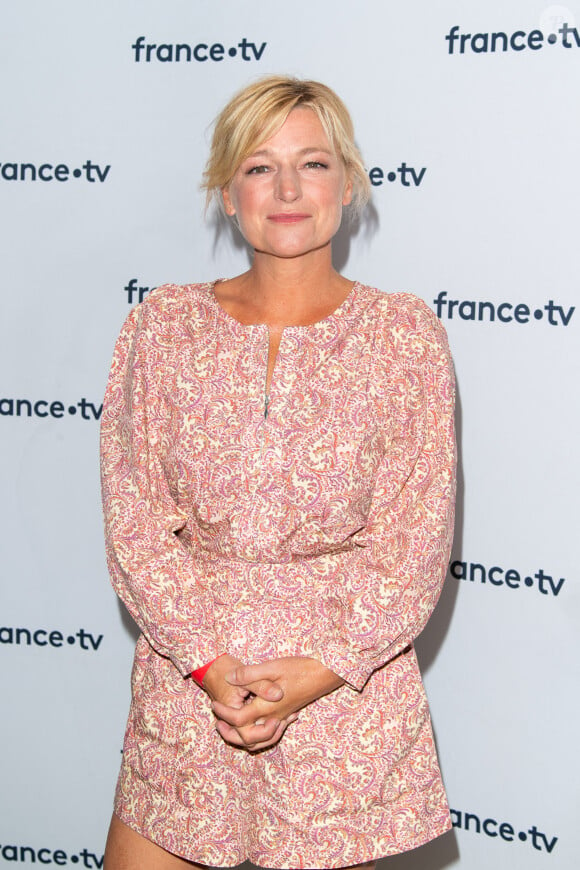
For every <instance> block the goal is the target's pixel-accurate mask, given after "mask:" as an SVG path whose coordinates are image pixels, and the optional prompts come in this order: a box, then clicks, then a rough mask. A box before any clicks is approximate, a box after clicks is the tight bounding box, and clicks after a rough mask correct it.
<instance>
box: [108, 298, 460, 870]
mask: <svg viewBox="0 0 580 870" xmlns="http://www.w3.org/2000/svg"><path fill="white" fill-rule="evenodd" d="M213 287H214V285H213V284H196V285H190V286H183V287H179V286H175V285H167V286H164V287H159V288H158V289H157V290H155V291H153V292H152V293H151V294H150V295H149V297H148V298H147V299H146V301H145V302H143V303H142V304H141V305H139V306H138V307H136V308H135V309H133V310H132V312H131V314H130V315H129V317H128V319H127V321H126V323H125V325H124V327H123V329H122V332H121V335H120V337H119V339H118V342H117V345H116V348H115V353H114V358H113V364H112V368H111V373H110V378H109V383H108V387H107V393H106V398H105V405H104V410H103V414H102V481H103V494H104V506H105V519H106V541H107V554H108V563H109V569H110V573H111V577H112V582H113V584H114V586H115V589H116V590H117V592H118V594H119V596H120V597H121V598H122V600H123V601H124V603H125V604H126V606H127V608H128V609H129V611H130V613H131V614H132V616H133V618H134V619H135V621H136V622H137V624H138V626H139V628H140V629H141V632H142V634H141V636H140V638H139V640H138V642H137V648H136V653H135V661H134V667H133V675H132V703H131V709H130V713H129V721H128V725H127V731H126V736H125V744H124V754H123V762H122V768H121V773H120V776H119V781H118V786H117V793H116V802H115V812H116V813H117V815H118V816H119V817H120V818H121V819H122V820H123V821H124V822H125V823H126V824H127V825H129V826H130V827H132V828H134V829H135V830H137V831H138V832H140V833H141V834H142V835H144V836H145V837H147V838H149V839H150V840H152V841H154V842H155V843H158V844H159V845H161V846H163V847H164V848H165V849H167V850H169V851H170V852H173V853H174V854H176V855H180V856H183V857H185V858H188V859H189V860H193V861H197V862H200V863H203V864H209V865H213V866H216V865H217V866H224V867H225V866H234V865H237V864H239V863H241V862H243V861H245V860H247V859H249V860H250V861H252V862H253V863H254V864H257V865H259V866H264V867H276V868H277V867H279V868H298V867H311V868H312V867H328V868H330V867H343V866H346V865H349V864H355V863H359V862H362V861H368V860H371V859H373V858H376V857H381V856H385V855H391V854H393V853H396V852H402V851H405V850H407V849H412V848H414V847H416V846H419V845H421V844H422V843H425V842H427V841H428V840H430V839H432V838H434V837H436V836H438V835H439V834H442V833H443V832H444V831H446V830H447V829H448V828H449V827H450V819H449V811H448V807H447V801H446V797H445V792H444V788H443V784H442V780H441V774H440V771H439V767H438V763H437V757H436V752H435V747H434V742H433V736H432V731H431V724H430V718H429V709H428V704H427V700H426V697H425V692H424V689H423V685H422V681H421V676H420V673H419V669H418V666H417V660H416V657H415V653H414V650H413V639H414V638H415V637H416V636H417V634H418V633H419V632H420V631H421V630H422V628H423V627H424V625H425V623H426V621H427V619H428V618H429V615H430V613H431V611H432V610H433V607H434V606H435V603H436V601H437V598H438V596H439V593H440V590H441V585H442V582H443V578H444V576H445V572H446V567H447V561H448V557H449V551H450V545H451V536H452V518H453V500H454V489H455V483H454V481H455V476H454V471H455V447H454V435H453V402H454V380H453V371H452V365H451V361H450V357H449V351H448V346H447V341H446V337H445V333H444V330H443V327H442V326H441V324H440V322H439V321H438V319H437V318H436V317H435V315H434V314H433V313H432V312H431V311H430V309H429V308H428V307H427V306H426V305H425V303H424V302H422V301H421V300H419V299H417V298H416V297H414V296H412V295H410V294H405V293H395V294H392V295H385V294H383V293H381V292H380V291H378V290H375V289H372V288H370V287H367V286H364V285H362V284H358V283H357V284H355V285H354V287H353V289H352V291H351V293H350V295H349V296H348V297H347V299H346V300H345V301H344V302H343V304H342V305H341V306H340V307H339V308H338V309H337V310H336V311H335V312H334V313H333V314H331V315H330V316H329V317H327V318H325V319H324V320H322V321H320V322H318V323H315V324H314V325H312V326H304V327H288V328H286V329H285V330H284V332H283V336H282V341H281V345H280V350H279V354H278V357H277V360H276V367H275V370H274V375H273V378H272V384H271V390H270V401H269V408H268V414H267V416H265V413H264V390H265V379H266V366H267V355H268V330H267V327H266V326H264V325H256V326H245V325H242V324H240V323H239V322H238V321H236V320H235V319H234V318H232V317H231V316H230V315H229V314H227V313H226V312H225V311H224V310H223V309H222V308H221V306H220V305H219V303H218V301H217V299H216V297H215V295H214V291H213ZM226 651H227V652H229V653H231V654H232V655H234V656H237V657H239V658H240V659H241V660H243V661H244V662H246V663H255V662H260V661H263V660H265V659H270V658H275V657H279V656H312V657H314V658H317V659H319V660H320V661H321V662H323V663H324V664H325V665H326V666H327V667H328V668H330V669H331V670H333V671H335V672H336V673H337V674H339V675H340V676H341V677H342V678H343V679H344V680H345V681H346V684H345V685H344V686H342V687H341V688H340V689H338V690H337V691H335V692H333V693H331V694H330V695H327V696H326V697H323V698H321V699H320V700H318V701H316V702H315V703H313V704H311V705H309V706H308V707H306V708H305V709H303V710H302V711H301V712H300V716H299V720H298V721H297V722H296V723H294V724H293V725H291V726H290V727H289V728H288V729H287V731H286V733H285V734H284V736H283V737H282V739H281V740H280V742H279V743H278V744H277V745H276V746H275V747H273V748H269V749H267V750H265V751H262V752H259V753H255V754H252V753H248V752H246V751H245V750H242V749H239V748H236V747H232V746H230V745H227V744H226V743H225V742H224V741H223V740H222V739H221V737H220V736H219V734H218V733H217V732H216V730H215V728H214V724H213V716H212V712H211V708H210V703H209V699H208V697H207V696H206V694H205V692H204V691H203V690H202V689H201V688H199V687H198V686H197V685H196V684H195V683H194V681H193V680H192V679H188V678H187V677H188V675H189V674H190V673H191V672H192V671H193V670H195V669H197V668H199V667H200V666H202V665H203V664H205V663H206V662H209V661H211V660H212V659H213V658H214V657H215V656H217V655H219V654H220V653H222V652H226Z"/></svg>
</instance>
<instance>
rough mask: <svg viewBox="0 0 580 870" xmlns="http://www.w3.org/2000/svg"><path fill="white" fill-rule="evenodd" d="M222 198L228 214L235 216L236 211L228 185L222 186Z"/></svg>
mask: <svg viewBox="0 0 580 870" xmlns="http://www.w3.org/2000/svg"><path fill="white" fill-rule="evenodd" d="M222 199H223V202H224V210H225V213H226V214H227V215H229V216H230V217H233V216H234V215H235V213H236V209H235V208H234V204H233V202H232V198H231V196H230V192H229V190H228V188H227V187H222Z"/></svg>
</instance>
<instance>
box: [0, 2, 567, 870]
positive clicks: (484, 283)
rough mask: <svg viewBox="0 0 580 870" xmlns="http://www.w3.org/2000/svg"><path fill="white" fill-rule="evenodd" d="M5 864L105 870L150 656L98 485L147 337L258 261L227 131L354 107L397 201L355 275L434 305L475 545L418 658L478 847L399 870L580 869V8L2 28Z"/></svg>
mask: <svg viewBox="0 0 580 870" xmlns="http://www.w3.org/2000/svg"><path fill="white" fill-rule="evenodd" d="M0 63H1V66H2V89H1V91H0V105H1V118H2V133H1V137H0V227H1V228H0V245H1V260H0V262H1V274H2V283H1V289H0V293H1V300H2V302H1V311H2V314H1V323H2V340H1V342H0V358H1V383H0V435H1V443H2V450H1V453H0V481H1V488H2V508H1V510H2V521H1V523H0V535H1V547H2V549H1V570H2V597H1V607H0V657H1V684H0V685H1V693H2V714H1V716H0V733H1V740H0V745H1V750H0V752H1V755H2V761H1V770H2V795H3V800H2V805H3V808H2V813H1V815H0V867H2V866H4V865H9V864H22V865H32V864H35V863H36V864H37V865H41V864H46V865H56V866H63V867H65V866H72V865H76V866H80V867H101V866H102V855H103V847H104V838H105V834H106V829H107V825H108V821H109V818H110V812H111V804H112V795H113V789H114V783H115V779H116V775H117V770H118V766H119V762H120V751H121V742H122V734H123V729H124V723H125V718H126V714H127V709H128V701H129V670H130V665H131V659H132V651H133V646H134V642H135V637H136V632H135V629H134V627H133V625H132V623H131V620H130V618H129V617H128V616H127V615H126V614H125V613H124V611H123V609H122V607H121V606H120V605H119V604H118V603H117V600H116V598H115V596H114V594H113V592H112V590H111V588H110V586H109V582H108V577H107V572H106V568H105V562H104V555H103V544H102V520H101V511H100V496H99V480H98V455H97V450H98V428H99V417H100V414H101V407H102V405H101V403H102V397H103V392H104V387H105V382H106V377H107V373H108V367H109V363H110V359H111V353H112V349H113V344H114V341H115V338H116V336H117V333H118V331H119V328H120V326H121V324H122V322H123V320H124V319H125V317H126V316H127V314H128V312H129V310H130V309H131V307H132V306H134V305H136V304H138V303H139V302H140V301H142V300H143V299H144V298H145V296H146V295H147V293H149V292H150V290H151V289H152V288H153V287H155V286H157V285H159V284H161V283H165V282H170V281H171V282H177V283H188V282H191V281H205V280H210V279H213V278H217V277H225V276H231V275H233V274H237V273H238V272H240V271H243V270H244V269H245V268H247V265H248V254H247V252H246V250H245V247H244V245H243V244H242V242H241V240H240V238H239V237H237V236H236V235H235V233H234V231H233V230H232V228H231V227H230V226H227V225H224V224H223V223H222V222H220V220H219V219H218V218H217V217H216V216H215V215H214V214H212V213H210V214H208V215H207V216H205V215H204V201H203V195H202V193H201V192H200V190H199V182H200V178H201V173H202V170H203V166H204V163H205V159H206V155H207V148H208V142H209V137H210V131H211V122H212V120H213V118H214V117H215V115H216V114H217V112H218V111H219V109H220V108H221V107H222V105H223V104H224V103H225V101H226V100H227V99H228V98H229V96H230V95H231V94H232V93H233V92H234V91H235V90H237V89H238V88H239V87H241V86H242V85H244V84H246V83H248V82H249V81H251V80H252V79H255V78H256V77H258V76H261V75H264V74H267V73H272V72H283V73H291V74H296V75H298V76H302V77H308V78H316V79H320V80H322V81H324V82H326V83H328V84H329V85H330V86H331V87H333V88H335V89H336V90H337V91H338V93H339V94H340V95H341V96H342V97H343V98H344V100H345V102H346V103H347V105H348V106H349V108H350V109H351V111H352V115H353V118H354V121H355V127H356V130H357V139H358V142H359V144H360V147H361V149H362V152H363V156H364V159H365V165H366V166H367V168H368V172H369V176H370V179H371V183H372V186H373V197H372V203H371V205H370V207H369V208H368V210H367V212H366V214H365V216H364V218H363V219H362V220H361V221H360V223H358V224H352V225H345V226H344V227H343V229H342V230H341V231H340V234H339V236H338V238H337V242H336V250H335V254H336V263H337V266H338V268H340V269H341V271H343V272H344V274H345V275H347V276H348V277H349V278H352V279H358V280H361V281H364V282H366V283H370V284H373V285H375V286H377V287H380V288H381V289H382V290H384V291H385V292H390V291H393V290H400V289H404V290H410V291H412V292H414V293H416V294H418V295H419V296H421V297H422V298H423V299H425V301H426V302H427V303H428V304H429V305H430V306H431V307H432V308H433V310H434V311H435V312H436V313H437V315H438V316H439V317H440V318H441V320H442V322H443V323H444V325H445V327H446V328H447V330H448V334H449V337H450V342H451V346H452V351H453V354H454V359H455V364H456V371H457V381H458V408H457V432H458V436H459V445H460V474H459V501H458V516H457V532H456V539H455V545H454V549H453V555H452V560H451V563H450V567H449V574H448V578H447V583H446V587H445V590H444V593H443V595H442V598H441V601H440V603H439V605H438V608H437V610H436V612H435V615H434V616H433V619H432V621H431V622H430V624H429V626H428V628H427V629H426V630H425V632H424V634H423V635H422V637H421V638H420V640H419V642H418V651H419V656H420V659H421V662H422V665H423V669H424V674H425V682H426V686H427V691H428V694H429V697H430V702H431V707H432V714H433V720H434V727H435V733H436V738H437V742H438V747H439V751H440V756H441V763H442V768H443V773H444V778H445V783H446V786H447V790H448V794H449V800H450V803H451V806H452V808H453V814H452V815H453V822H454V829H453V831H452V832H450V833H449V834H447V835H445V836H444V837H442V838H440V839H439V840H438V841H435V842H434V843H432V844H430V845H428V846H426V847H424V848H423V849H421V850H419V851H417V852H415V853H410V854H407V855H403V856H398V857H395V858H393V859H388V860H385V861H384V863H382V864H381V868H383V867H384V868H385V870H386V868H387V867H389V868H393V870H395V868H399V870H403V868H408V870H409V868H413V870H442V868H448V867H453V868H461V870H488V868H489V867H494V868H497V870H517V868H524V870H531V868H540V867H542V868H550V867H552V868H558V870H573V868H576V867H577V861H578V858H577V855H578V849H579V845H580V844H579V842H578V822H577V818H578V812H579V810H580V791H579V785H578V783H579V781H580V770H579V763H578V753H577V752H576V749H577V744H578V738H577V727H578V726H577V722H578V717H579V715H580V702H579V701H578V686H579V685H580V673H579V667H578V662H579V655H578V643H577V633H578V620H579V617H580V595H579V592H578V580H579V576H578V557H577V540H578V492H579V489H580V479H579V463H578V457H577V453H578V447H577V445H578V435H579V432H578V430H579V427H578V422H579V410H578V399H577V397H578V382H579V378H580V372H579V360H580V341H579V336H580V310H579V306H578V301H579V299H580V278H579V269H578V258H579V244H578V243H579V240H580V233H579V225H580V224H579V211H580V173H579V172H578V155H579V154H580V112H579V102H578V100H579V97H578V95H579V93H580V3H579V2H577V0H574V2H571V3H570V4H568V5H545V4H544V3H541V2H531V0H511V2H510V3H507V4H506V3H504V2H500V0H488V2H485V3H482V2H476V0H473V2H453V0H441V2H439V3H436V4H435V3H428V2H426V0H423V2H419V0H409V2H406V3H400V2H391V0H359V2H357V3H353V2H349V0H318V2H317V3H312V2H311V0H293V2H292V3H291V4H284V3H275V2H272V0H268V2H266V0H164V2H163V3H159V2H153V0H124V2H123V0H121V2H119V0H115V2H113V0H103V2H101V3H100V4H93V3H86V2H78V0H53V2H50V3H46V2H42V0H19V2H18V3H13V4H8V5H7V6H6V7H5V9H4V10H3V12H2V15H1V17H0Z"/></svg>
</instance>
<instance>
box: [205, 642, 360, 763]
mask: <svg viewBox="0 0 580 870" xmlns="http://www.w3.org/2000/svg"><path fill="white" fill-rule="evenodd" d="M343 684H344V680H342V679H341V678H340V677H339V676H337V675H336V674H335V673H334V671H331V670H329V669H328V668H326V667H325V666H324V665H323V664H321V662H319V661H318V660H317V659H312V658H306V657H301V656H293V657H287V658H279V659H269V660H268V661H265V662H261V663H260V664H257V665H244V664H243V663H242V662H241V661H240V660H239V659H236V658H234V657H233V656H230V655H227V654H226V655H222V656H220V657H219V658H218V659H216V660H215V661H214V662H213V663H212V665H211V667H210V668H209V669H208V670H207V672H206V675H205V678H204V681H203V685H204V689H205V690H206V692H207V693H208V695H209V696H210V698H211V699H212V709H213V712H214V714H215V716H216V720H217V721H216V728H217V730H218V732H219V734H220V735H221V737H222V738H223V739H224V740H225V741H226V742H227V743H231V744H232V745H233V746H239V747H241V748H243V749H246V750H248V751H251V752H255V751H257V750H259V749H266V748H267V747H268V746H274V745H275V744H276V743H277V742H278V741H279V740H280V738H281V737H282V735H283V734H284V731H285V730H286V728H287V727H288V725H290V724H291V723H292V722H295V721H296V719H297V718H298V711H299V710H301V709H302V708H303V707H306V706H307V705H308V704H311V703H312V702H313V701H316V700H317V699H318V698H321V697H322V696H323V695H327V694H328V693H329V692H333V691H334V690H335V689H337V688H338V687H339V686H342V685H343Z"/></svg>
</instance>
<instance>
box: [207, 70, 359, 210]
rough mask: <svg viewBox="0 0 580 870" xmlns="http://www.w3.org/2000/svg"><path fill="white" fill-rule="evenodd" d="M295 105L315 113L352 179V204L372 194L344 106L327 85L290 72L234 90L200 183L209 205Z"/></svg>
mask: <svg viewBox="0 0 580 870" xmlns="http://www.w3.org/2000/svg"><path fill="white" fill-rule="evenodd" d="M297 106H300V107H304V108H308V109H312V111H313V112H315V113H316V115H317V117H318V119H319V120H320V123H321V124H322V126H323V128H324V132H325V133H326V135H327V137H328V141H329V142H330V143H331V144H332V147H333V148H334V150H335V151H336V153H337V154H338V156H339V157H340V159H341V160H342V162H343V163H344V166H345V169H346V172H347V175H348V177H349V179H350V181H352V185H353V197H352V203H353V208H354V210H355V211H356V212H360V211H361V210H362V208H363V206H364V205H365V203H366V202H367V200H368V198H369V195H370V182H369V178H368V175H367V173H366V171H365V168H364V165H363V162H362V157H361V154H360V151H359V150H358V148H357V146H356V145H355V142H354V129H353V124H352V119H351V117H350V114H349V112H348V109H347V108H346V106H345V105H344V103H343V102H342V100H341V99H340V97H338V96H337V95H336V94H335V93H334V91H333V90H331V89H330V88H329V87H327V86H326V85H323V84H321V83H320V82H315V81H308V80H301V79H296V78H292V77H290V76H266V77H264V78H261V79H259V80H258V81H257V82H254V83H253V84H251V85H248V86H247V87H245V88H243V90H241V91H239V92H238V93H237V94H235V95H234V96H233V97H232V99H231V100H230V101H229V103H228V104H227V106H225V108H224V109H223V110H222V111H221V112H220V114H219V115H218V117H217V119H216V121H215V126H214V132H213V138H212V143H211V149H210V155H209V159H208V161H207V164H206V167H205V171H204V173H203V183H202V185H201V186H202V189H203V190H205V191H206V204H207V205H209V203H210V202H211V200H212V199H213V198H214V197H215V198H216V199H217V200H218V202H220V203H221V191H222V189H223V188H225V187H227V186H228V184H229V183H230V181H231V180H232V178H233V177H234V175H235V173H236V172H237V170H238V168H239V166H240V164H241V163H243V161H244V160H245V159H246V158H247V157H249V155H250V154H252V152H253V151H255V150H256V148H257V147H258V146H259V145H261V144H262V143H263V142H265V141H266V139H269V138H270V137H271V136H273V135H274V134H275V133H276V132H277V131H278V130H279V129H280V127H281V126H282V125H283V123H284V121H285V120H286V118H287V117H288V115H289V114H290V112H291V111H292V109H295V108H296V107H297Z"/></svg>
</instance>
